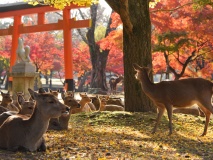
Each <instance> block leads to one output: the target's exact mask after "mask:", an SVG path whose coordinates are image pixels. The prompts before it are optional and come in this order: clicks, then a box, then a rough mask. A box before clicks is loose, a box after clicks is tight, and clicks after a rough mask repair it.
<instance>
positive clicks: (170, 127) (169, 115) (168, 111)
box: [166, 105, 172, 135]
mask: <svg viewBox="0 0 213 160" xmlns="http://www.w3.org/2000/svg"><path fill="white" fill-rule="evenodd" d="M166 110H167V114H168V118H169V135H171V134H172V106H171V105H167V106H166Z"/></svg>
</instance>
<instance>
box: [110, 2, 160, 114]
mask: <svg viewBox="0 0 213 160" xmlns="http://www.w3.org/2000/svg"><path fill="white" fill-rule="evenodd" d="M106 2H107V3H108V4H109V5H110V6H111V8H112V9H113V10H114V11H116V12H117V13H118V14H119V15H120V17H121V20H122V22H123V52H124V93H125V110H126V111H135V112H146V111H156V108H155V107H154V105H153V103H152V102H151V101H150V99H149V98H148V97H147V96H146V95H145V93H144V92H143V91H142V89H141V86H140V83H139V81H137V80H136V78H135V73H136V72H135V71H134V69H133V66H132V64H133V63H137V64H139V65H141V66H147V65H148V64H152V57H151V22H150V15H149V0H143V1H138V0H116V1H114V0H106Z"/></svg>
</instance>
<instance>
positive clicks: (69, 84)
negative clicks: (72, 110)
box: [0, 3, 91, 91]
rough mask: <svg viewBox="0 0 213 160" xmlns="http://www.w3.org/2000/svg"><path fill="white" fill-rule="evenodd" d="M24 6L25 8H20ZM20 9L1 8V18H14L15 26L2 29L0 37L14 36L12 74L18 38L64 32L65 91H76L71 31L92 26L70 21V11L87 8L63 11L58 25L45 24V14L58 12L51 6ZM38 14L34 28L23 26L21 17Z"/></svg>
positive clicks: (73, 6)
mask: <svg viewBox="0 0 213 160" xmlns="http://www.w3.org/2000/svg"><path fill="white" fill-rule="evenodd" d="M21 6H23V8H20V7H21ZM18 7H19V9H15V10H8V8H7V7H6V8H4V7H0V18H5V17H14V24H13V26H10V27H9V28H8V29H0V36H6V35H12V49H11V59H10V73H11V71H12V67H13V66H14V65H15V62H16V49H17V47H18V38H19V36H20V34H25V33H33V32H44V31H50V30H61V29H62V30H63V32H64V33H63V34H64V68H65V89H66V90H67V91H73V90H74V80H73V58H72V35H71V30H72V29H74V28H85V27H90V26H91V20H90V19H88V20H77V21H76V20H75V19H74V18H73V19H70V10H71V9H76V8H83V7H86V6H77V5H74V4H71V5H70V6H67V7H65V8H64V9H63V20H59V21H58V23H51V24H45V21H44V15H45V12H51V11H57V10H58V9H56V8H53V7H50V6H39V5H37V6H33V7H32V6H31V5H28V4H22V3H21V4H20V5H18ZM36 13H37V14H38V24H37V25H34V26H24V25H22V24H21V17H22V16H23V15H27V14H36ZM12 80H13V79H12V77H9V84H10V87H9V90H10V91H11V89H12V87H11V85H12Z"/></svg>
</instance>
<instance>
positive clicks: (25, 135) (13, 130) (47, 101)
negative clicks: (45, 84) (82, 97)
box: [0, 89, 69, 151]
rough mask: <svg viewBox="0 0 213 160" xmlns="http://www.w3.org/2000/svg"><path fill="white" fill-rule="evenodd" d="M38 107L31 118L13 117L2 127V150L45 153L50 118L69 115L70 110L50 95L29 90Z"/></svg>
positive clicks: (0, 133)
mask: <svg viewBox="0 0 213 160" xmlns="http://www.w3.org/2000/svg"><path fill="white" fill-rule="evenodd" d="M28 91H29V93H30V95H31V97H32V98H33V99H34V100H35V101H36V106H35V109H34V112H33V114H32V116H31V117H27V116H24V115H20V114H18V115H12V116H10V117H8V118H7V119H6V120H5V121H4V123H3V124H2V125H1V126H0V137H1V138H0V148H2V149H7V150H11V151H17V150H24V151H25V150H26V151H45V150H46V145H45V140H44V137H43V135H44V133H45V132H46V131H47V128H48V124H49V120H50V118H54V117H59V116H61V115H62V114H68V111H69V108H68V107H67V106H66V105H64V104H62V103H61V102H60V101H59V100H58V99H57V98H56V97H55V96H53V95H52V94H50V93H43V94H40V93H36V92H34V91H33V90H31V89H28Z"/></svg>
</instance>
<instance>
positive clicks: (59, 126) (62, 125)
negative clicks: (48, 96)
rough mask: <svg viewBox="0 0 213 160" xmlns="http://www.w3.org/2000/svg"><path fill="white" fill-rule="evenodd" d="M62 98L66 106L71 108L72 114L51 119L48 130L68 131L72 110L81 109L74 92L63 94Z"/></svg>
mask: <svg viewBox="0 0 213 160" xmlns="http://www.w3.org/2000/svg"><path fill="white" fill-rule="evenodd" d="M61 98H62V99H63V101H64V104H65V105H67V106H69V107H70V112H69V114H68V115H61V116H60V117H59V118H51V120H50V123H49V127H48V130H67V129H68V125H69V119H70V114H71V111H72V109H75V108H79V107H80V104H79V103H78V101H77V100H76V99H75V98H74V93H73V92H62V93H61Z"/></svg>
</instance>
